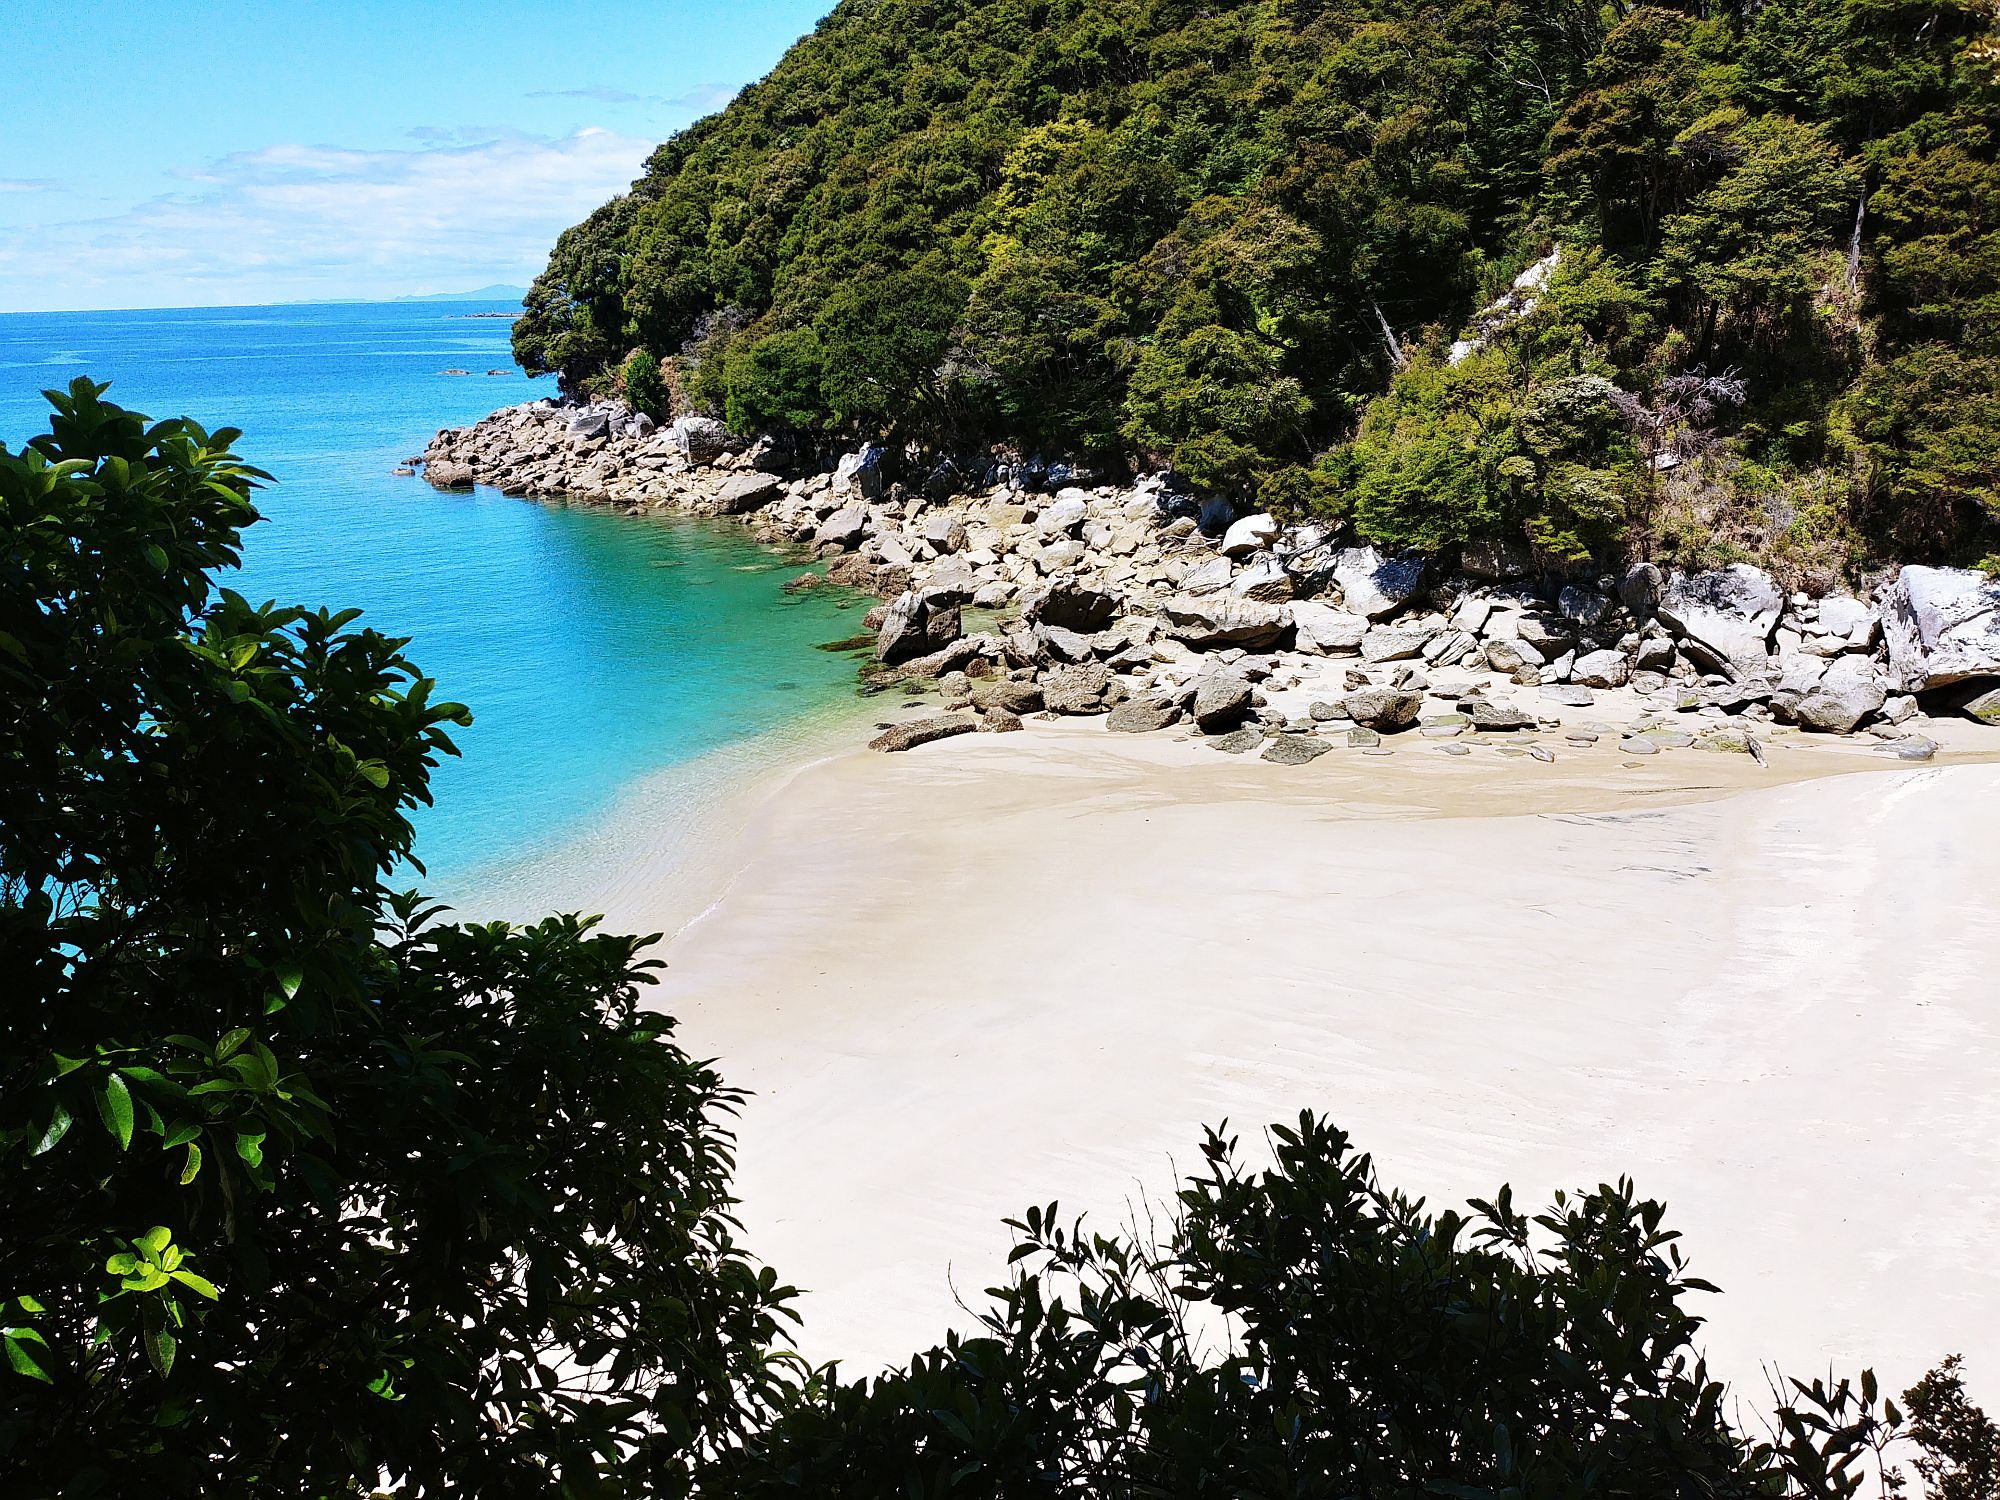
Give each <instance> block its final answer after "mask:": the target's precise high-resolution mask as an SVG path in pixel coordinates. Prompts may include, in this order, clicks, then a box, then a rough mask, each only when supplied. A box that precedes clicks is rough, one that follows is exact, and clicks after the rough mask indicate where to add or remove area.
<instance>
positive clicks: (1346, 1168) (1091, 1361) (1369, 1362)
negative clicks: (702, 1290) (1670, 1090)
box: [719, 1115, 1992, 1500]
mask: <svg viewBox="0 0 2000 1500" xmlns="http://www.w3.org/2000/svg"><path fill="white" fill-rule="evenodd" d="M1272 1137H1273V1140H1272V1144H1273V1146H1274V1148H1275V1157H1276V1161H1275V1164H1274V1166H1273V1167H1272V1168H1270V1169H1268V1170H1265V1171H1254V1170H1251V1169H1250V1168H1249V1167H1247V1166H1246V1165H1245V1164H1244V1162H1243V1160H1242V1158H1241V1156H1240V1154H1239V1153H1238V1151H1237V1147H1236V1142H1235V1141H1233V1140H1230V1139H1226V1138H1224V1137H1221V1136H1219V1135H1216V1134H1214V1133H1210V1135H1209V1137H1208V1139H1207V1141H1206V1143H1205V1145H1204V1148H1203V1154H1204V1156H1205V1158H1206V1162H1207V1165H1206V1168H1205V1169H1204V1170H1203V1171H1202V1172H1201V1173H1200V1174H1199V1175H1198V1176H1196V1177H1195V1178H1193V1179H1192V1180H1191V1181H1190V1182H1189V1183H1188V1184H1187V1186H1186V1188H1185V1189H1184V1190H1183V1191H1182V1192H1181V1194H1180V1196H1179V1201H1178V1204H1177V1206H1176V1217H1175V1221H1174V1223H1173V1225H1172V1227H1171V1231H1170V1233H1169V1234H1168V1235H1167V1236H1166V1237H1165V1239H1164V1241H1163V1242H1162V1241H1161V1240H1159V1239H1156V1238H1155V1237H1154V1235H1153V1234H1151V1233H1149V1232H1144V1231H1135V1232H1132V1233H1129V1234H1126V1235H1104V1234H1098V1233H1092V1232H1089V1231H1087V1230H1086V1229H1085V1228H1084V1226H1083V1225H1082V1224H1081V1223H1080V1222H1079V1223H1077V1224H1075V1225H1066V1224H1064V1223H1062V1222H1060V1221H1059V1219H1058V1212H1057V1208H1056V1205H1054V1204H1050V1205H1049V1206H1048V1207H1046V1208H1037V1209H1031V1210H1030V1211H1029V1212H1028V1213H1027V1214H1026V1215H1025V1216H1024V1217H1023V1218H1022V1219H1021V1220H1020V1221H1018V1222H1016V1223H1015V1224H1014V1228H1015V1230H1016V1231H1017V1236H1018V1243H1017V1246H1016V1248H1015V1250H1014V1252H1013V1259H1014V1262H1015V1265H1016V1267H1017V1269H1016V1270H1015V1272H1014V1275H1013V1278H1012V1280H1010V1281H1009V1282H1008V1283H1007V1284H1006V1285H1004V1286H1001V1287H998V1288H995V1289H993V1290H992V1291H991V1293H990V1294H989V1295H990V1296H991V1298H992V1303H991V1306H990V1309H989V1310H988V1311H987V1312H986V1313H985V1314H984V1315H983V1317H982V1321H983V1323H984V1328H983V1330H982V1332H981V1333H980V1334H979V1335H978V1336H977V1337H972V1338H958V1337H953V1338H951V1339H948V1340H947V1341H946V1342H945V1343H944V1344H943V1345H942V1346H940V1347H939V1348H937V1349H934V1350H931V1351H930V1352H928V1353H926V1354H923V1355H920V1356H919V1357H917V1358H916V1359H915V1360H913V1361H912V1362H911V1363H910V1364H909V1365H908V1366H907V1367H906V1368H904V1369H902V1370H898V1371H894V1372H892V1373H890V1374H888V1375H884V1376H881V1377H879V1378H877V1379H874V1380H872V1381H861V1382H858V1383H855V1384H847V1383H845V1382H842V1381H839V1380H837V1379H834V1378H832V1377H831V1376H830V1375H828V1376H823V1377H822V1378H821V1379H820V1380H819V1381H817V1382H816V1383H814V1384H813V1385H811V1386H809V1387H807V1388H806V1389H804V1390H802V1391H801V1392H800V1393H799V1396H798V1397H797V1399H796V1400H795V1401H794V1402H793V1403H791V1404H790V1405H789V1406H788V1407H787V1408H786V1409H785V1410H784V1411H783V1412H781V1414H780V1415H779V1417H778V1419H777V1420H776V1422H775V1423H774V1424H773V1425H772V1426H771V1427H770V1428H769V1429H768V1430H767V1431H766V1432H765V1433H764V1434H763V1435H761V1436H760V1437H759V1438H758V1439H756V1440H755V1441H753V1442H752V1443H751V1444H749V1445H748V1446H747V1447H746V1448H745V1449H743V1450H741V1451H740V1452H738V1453H735V1454H732V1455H731V1456H730V1457H729V1459H728V1460H726V1461H725V1463H724V1464H723V1465H722V1466H721V1468H720V1474H719V1479H720V1483H719V1492H720V1493H726V1494H729V1495H731V1496H738V1497H744V1500H764V1497H771V1500H775V1497H779V1496H789V1495H796V1496H813V1497H815V1500H876V1497H879V1496H887V1495H908V1496H917V1497H923V1500H947V1497H963V1500H1020V1497H1031V1496H1047V1497H1051V1500H1084V1497H1089V1500H1141V1497H1156V1496H1169V1495H1171V1496H1185V1497H1202V1496H1213V1497H1216V1500H1237V1497H1242V1496H1266V1495H1269V1496H1296V1497H1301V1500H1304V1497H1326V1500H1335V1497H1341V1496H1356V1495H1366V1496H1385V1497H1404V1496H1407V1497H1411V1500H1415V1497H1418V1496H1427V1495H1453V1496H1481V1497H1484V1496H1495V1497H1498V1496H1515V1497H1521V1500H1557V1497H1561V1500H1575V1497H1589V1496H1603V1497H1611V1496H1638V1495H1645V1496H1716V1497H1743V1500H1750V1497H1778V1496H1802V1497H1803V1496H1810V1497H1824V1500H1833V1497H1846V1496H1851V1495H1853V1494H1855V1493H1856V1492H1857V1490H1858V1489H1859V1487H1860V1486H1861V1485H1862V1483H1863V1481H1864V1479H1865V1478H1866V1477H1867V1474H1868V1471H1869V1467H1870V1465H1871V1464H1873V1463H1875V1462H1877V1461H1878V1460H1879V1459H1880V1458H1881V1457H1882V1456H1883V1455H1884V1454H1885V1453H1890V1452H1891V1450H1892V1447H1893V1446H1894V1445H1897V1444H1898V1443H1899V1442H1900V1441H1901V1439H1902V1434H1903V1431H1904V1429H1903V1427H1902V1424H1901V1421H1900V1414H1899V1413H1897V1412H1896V1411H1895V1409H1894V1407H1893V1404H1890V1403H1881V1402H1879V1401H1878V1399H1877V1392H1876V1390H1875V1387H1874V1381H1873V1378H1872V1377H1869V1376H1864V1377H1863V1380H1862V1382H1861V1385H1860V1389H1859V1390H1857V1389H1855V1388H1854V1387H1853V1386H1850V1385H1846V1384H1841V1385H1837V1386H1834V1387H1832V1388H1828V1387H1827V1386H1826V1385H1824V1384H1823V1383H1822V1384H1819V1385H1815V1386H1801V1387H1797V1388H1796V1389H1795V1393H1794V1396H1793V1398H1792V1399H1791V1400H1790V1401H1788V1402H1787V1403H1786V1405H1785V1406H1784V1407H1783V1408H1782V1409H1781V1411H1780V1413H1779V1420H1778V1424H1777V1426H1778V1430H1779V1434H1780V1440H1779V1441H1778V1442H1776V1443H1771V1442H1765V1441H1763V1440H1761V1439H1759V1438H1758V1437H1756V1436H1753V1435H1751V1434H1749V1433H1746V1432H1745V1431H1743V1430H1742V1429H1740V1428H1739V1427H1738V1426H1737V1425H1736V1419H1737V1416H1736V1403H1735V1402H1734V1401H1733V1400H1732V1399H1731V1398H1730V1396H1729V1394H1728V1393H1727V1392H1726V1391H1725V1389H1724V1387H1723V1386H1722V1385H1721V1384H1720V1383H1719V1382H1717V1381H1715V1380H1714V1379H1713V1378H1711V1376H1710V1375H1709V1373H1708V1371H1707V1368H1706V1366H1705V1365H1704V1363H1703V1361H1702V1359H1701V1357H1700V1355H1699V1353H1698V1352H1697V1349H1696V1346H1695V1340H1696V1336H1697V1334H1698V1333H1699V1330H1700V1328H1701V1323H1702V1320H1701V1318H1700V1317H1699V1316H1698V1315H1696V1314H1695V1313H1694V1312H1693V1311H1692V1310H1691V1309H1690V1308H1689V1307H1688V1306H1687V1305H1686V1303H1687V1301H1688V1299H1689V1297H1690V1295H1691V1294H1698V1293H1701V1292H1704V1291H1710V1290H1713V1288H1710V1287H1709V1286H1708V1285H1707V1283H1705V1282H1702V1281H1700V1280H1698V1279H1696V1278H1695V1277H1693V1276H1691V1275H1690V1274H1688V1271H1687V1268H1686V1266H1685V1264H1684V1263H1683V1260H1682V1257H1681V1253H1680V1248H1679V1245H1678V1244H1677V1243H1676V1241H1677V1236H1676V1235H1675V1234H1674V1233H1673V1232H1672V1231H1671V1230H1668V1229H1667V1228H1665V1227H1664V1215H1663V1211H1662V1209H1661V1206H1660V1205H1659V1204H1658V1203H1654V1202H1648V1201H1644V1200H1641V1199H1640V1198H1639V1197H1638V1196H1637V1195H1636V1194H1635V1193H1634V1191H1633V1189H1632V1187H1631V1185H1630V1184H1629V1183H1624V1182H1621V1183H1618V1184H1617V1185H1615V1186H1611V1185H1606V1186H1600V1187H1598V1188H1597V1189H1595V1190H1594V1191H1591V1192H1586V1193H1581V1194H1578V1195H1575V1196H1566V1195H1560V1194H1559V1195H1557V1199H1556V1202H1555V1204H1554V1206H1553V1207H1552V1208H1551V1209H1550V1210H1549V1211H1548V1212H1546V1213H1543V1214H1539V1215H1536V1216H1533V1217H1532V1218H1531V1217H1530V1216H1528V1215H1527V1214H1525V1213H1523V1212H1521V1211H1520V1210H1519V1209H1517V1208H1516V1207H1515V1205H1514V1204H1513V1202H1512V1200H1511V1198H1510V1196H1509V1194H1508V1193H1507V1192H1506V1191H1505V1190H1504V1189H1503V1190H1502V1191H1501V1192H1500V1193H1498V1194H1497V1195H1496V1196H1495V1197H1494V1199H1493V1200H1492V1201H1491V1202H1477V1201H1475V1202H1474V1203H1473V1204H1472V1205H1471V1212H1470V1213H1469V1214H1459V1213H1454V1212H1446V1213H1441V1214H1436V1215H1432V1214H1428V1213H1426V1212H1424V1210H1423V1206H1422V1205H1421V1204H1420V1203H1417V1202H1413V1201H1411V1200H1409V1199H1407V1198H1404V1197H1403V1196H1401V1195H1400V1194H1397V1193H1394V1192H1392V1191H1390V1190H1388V1189H1386V1188H1384V1187H1383V1186H1381V1184H1380V1183H1379V1182H1378V1181H1377V1180H1376V1177H1375V1173H1374V1170H1373V1167H1372V1165H1371V1163H1370V1161H1369V1159H1368V1158H1367V1157H1366V1156H1363V1155H1360V1154H1358V1153H1356V1152H1355V1151H1354V1150H1353V1149H1352V1147H1351V1146H1350V1144H1349V1142H1348V1139H1347V1137H1346V1136H1345V1135H1344V1134H1342V1133H1341V1132H1340V1131H1338V1130H1335V1129H1334V1128H1332V1127H1331V1126H1329V1125H1328V1124H1326V1123H1325V1122H1324V1121H1322V1120H1319V1119H1317V1118H1315V1117H1313V1116H1311V1115H1306V1116H1302V1117H1301V1118H1300V1120H1299V1121H1298V1123H1297V1125H1296V1126H1295V1127H1289V1128H1288V1127H1285V1126H1278V1127H1274V1129H1273V1130H1272ZM1954 1371H1955V1366H1953V1365H1947V1366H1946V1367H1945V1368H1944V1371H1943V1372H1942V1373H1941V1375H1938V1376H1933V1377H1932V1378H1931V1381H1930V1382H1927V1384H1928V1385H1930V1386H1932V1387H1934V1389H1935V1392H1936V1394H1935V1397H1934V1399H1932V1400H1931V1401H1930V1402H1929V1404H1928V1405H1927V1406H1925V1407H1923V1408H1919V1410H1920V1411H1927V1412H1929V1413H1931V1415H1930V1416H1929V1417H1928V1419H1927V1420H1928V1421H1929V1422H1930V1423H1931V1431H1932V1432H1935V1433H1945V1434H1948V1436H1946V1437H1944V1438H1943V1440H1942V1441H1939V1440H1938V1439H1937V1438H1935V1437H1931V1438H1928V1439H1927V1437H1926V1431H1925V1429H1924V1428H1923V1427H1922V1426H1919V1428H1918V1430H1917V1432H1916V1436H1917V1437H1918V1439H1919V1446H1920V1447H1922V1448H1923V1450H1924V1452H1925V1453H1926V1454H1927V1455H1929V1456H1931V1457H1934V1458H1935V1457H1939V1456H1942V1455H1949V1460H1950V1462H1952V1463H1954V1464H1957V1465H1959V1466H1960V1469H1959V1470H1958V1472H1964V1473H1966V1474H1985V1473H1988V1472H1990V1468H1988V1469H1981V1468H1979V1467H1978V1465H1979V1464H1981V1463H1986V1464H1988V1465H1990V1463H1991V1459H1992V1452H1991V1446H1990V1445H1991V1442H1992V1438H1991V1432H1992V1429H1991V1427H1990V1425H1981V1424H1983V1423H1984V1418H1983V1416H1981V1415H1980V1414H1979V1413H1978V1411H1977V1408H1969V1404H1968V1403H1965V1402H1964V1397H1963V1391H1962V1389H1960V1388H1958V1387H1957V1385H1956V1381H1955V1375H1954ZM1914 1396H1915V1393H1913V1399H1914ZM1921 1420H1926V1419H1920V1421H1921ZM1892 1456H1893V1455H1892ZM1972 1482H1975V1483H1976V1482H1977V1481H1976V1480H1975V1481H1972ZM1948 1493H1952V1494H1954V1495H1959V1494H1963V1495H1967V1496H1970V1495H1974V1494H1978V1495H1981V1496H1988V1495H1991V1493H1992V1491H1991V1490H1990V1489H1986V1490H1977V1489H1972V1488H1964V1489H1959V1490H1955V1491H1950V1492H1948Z"/></svg>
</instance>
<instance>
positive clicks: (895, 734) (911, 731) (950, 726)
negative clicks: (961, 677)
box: [868, 714, 979, 754]
mask: <svg viewBox="0 0 2000 1500" xmlns="http://www.w3.org/2000/svg"><path fill="white" fill-rule="evenodd" d="M978 728H979V721H978V720H977V719H970V718H966V717H964V716H962V715H959V714H947V715H945V716H944V717H942V718H936V719H912V720H911V721H910V722H909V723H907V724H898V725H896V726H895V727H894V728H893V729H886V730H884V731H883V732H882V733H880V734H878V735H876V736H875V738H874V739H872V740H870V741H869V742H868V748H869V749H870V750H882V751H886V752H889V753H891V754H893V753H895V752H896V751H899V750H914V749H916V747H917V746H919V745H928V744H930V743H931V742H932V741H933V740H948V739H950V738H951V737H952V736H953V735H955V734H971V733H972V732H973V731H974V730H976V729H978Z"/></svg>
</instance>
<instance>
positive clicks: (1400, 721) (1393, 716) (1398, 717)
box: [1341, 687, 1424, 732]
mask: <svg viewBox="0 0 2000 1500" xmlns="http://www.w3.org/2000/svg"><path fill="white" fill-rule="evenodd" d="M1423 706H1424V695H1423V694H1422V693H1420V692H1418V691H1416V690H1415V689H1414V688H1393V687H1371V688H1359V689H1357V690H1355V691H1354V692H1351V693H1349V694H1348V695H1347V696H1346V697H1345V698H1343V699H1341V708H1342V709H1343V710H1344V711H1345V712H1346V714H1347V717H1348V718H1350V719H1352V720H1353V721H1354V722H1355V723H1357V724H1359V725H1361V726H1362V727H1363V728H1364V729H1373V730H1377V731H1380V732H1390V731H1394V730H1398V729H1407V728H1409V727H1410V726H1411V725H1412V724H1414V723H1416V722H1417V715H1418V714H1419V713H1420V712H1422V711H1423Z"/></svg>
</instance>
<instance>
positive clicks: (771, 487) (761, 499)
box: [715, 474, 785, 516]
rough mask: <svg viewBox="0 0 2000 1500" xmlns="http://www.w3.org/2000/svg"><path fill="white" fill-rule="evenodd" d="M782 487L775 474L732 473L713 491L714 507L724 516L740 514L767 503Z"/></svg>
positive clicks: (773, 498) (781, 490) (781, 491)
mask: <svg viewBox="0 0 2000 1500" xmlns="http://www.w3.org/2000/svg"><path fill="white" fill-rule="evenodd" d="M784 489H785V487H784V485H783V484H781V483H780V482H779V480H778V476H777V475H775V474H737V475H733V476H732V477H730V478H729V479H726V480H724V481H723V483H722V487H721V488H720V489H718V490H717V491H716V492H715V505H716V509H718V510H720V511H721V512H722V513H723V514H724V515H725V516H740V515H742V514H743V513H744V512H745V511H750V510H755V509H756V508H757V507H758V506H760V505H769V504H770V503H771V502H772V501H773V500H775V499H777V498H778V496H779V495H781V494H783V493H784Z"/></svg>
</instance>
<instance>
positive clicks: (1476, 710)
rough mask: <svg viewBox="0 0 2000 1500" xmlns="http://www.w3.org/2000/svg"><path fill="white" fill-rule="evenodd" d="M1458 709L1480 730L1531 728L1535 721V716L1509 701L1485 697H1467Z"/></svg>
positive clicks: (1504, 730) (1505, 730)
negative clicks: (1498, 700)
mask: <svg viewBox="0 0 2000 1500" xmlns="http://www.w3.org/2000/svg"><path fill="white" fill-rule="evenodd" d="M1459 711H1460V712H1461V713H1463V714H1464V715H1465V716H1466V718H1467V719H1469V720H1471V721H1472V727H1473V728H1474V729H1476V730H1480V731H1489V730H1490V731H1501V732H1507V731H1512V730H1516V729H1533V728H1534V727H1535V725H1536V723H1537V720H1536V718H1535V716H1534V715H1533V714H1531V713H1528V712H1527V711H1526V710H1524V709H1520V708H1516V707H1515V706H1514V705H1513V704H1511V703H1494V702H1492V701H1491V700H1489V699H1486V698H1468V699H1466V700H1465V701H1464V702H1463V703H1461V704H1459Z"/></svg>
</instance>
